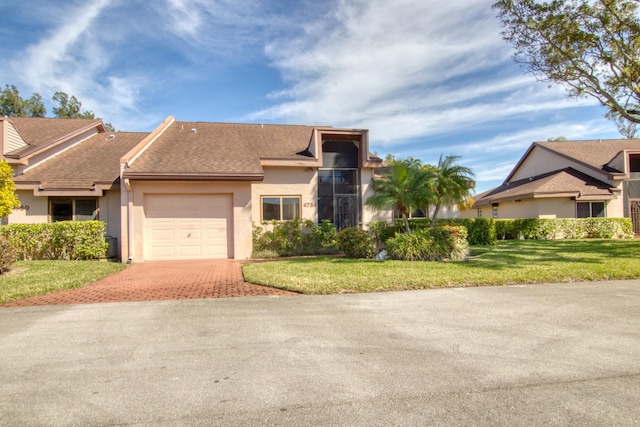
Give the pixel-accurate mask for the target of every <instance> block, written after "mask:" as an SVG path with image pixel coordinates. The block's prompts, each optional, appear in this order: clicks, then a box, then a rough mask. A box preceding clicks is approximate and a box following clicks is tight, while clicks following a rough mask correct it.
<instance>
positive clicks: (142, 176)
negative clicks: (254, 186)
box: [123, 172, 264, 182]
mask: <svg viewBox="0 0 640 427" xmlns="http://www.w3.org/2000/svg"><path fill="white" fill-rule="evenodd" d="M123 178H125V179H130V180H137V181H233V182H256V181H263V180H264V174H262V173H244V174H237V173H188V174H185V173H179V174H176V173H153V172H124V173H123Z"/></svg>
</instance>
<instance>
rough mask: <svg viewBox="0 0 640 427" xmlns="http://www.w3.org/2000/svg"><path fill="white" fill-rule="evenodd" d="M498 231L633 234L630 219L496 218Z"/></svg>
mask: <svg viewBox="0 0 640 427" xmlns="http://www.w3.org/2000/svg"><path fill="white" fill-rule="evenodd" d="M496 234H497V235H498V238H499V239H501V240H509V239H540V240H557V239H587V238H601V239H627V238H632V237H633V225H632V224H631V220H630V219H629V218H584V219H582V218H581V219H576V218H525V219H499V220H496Z"/></svg>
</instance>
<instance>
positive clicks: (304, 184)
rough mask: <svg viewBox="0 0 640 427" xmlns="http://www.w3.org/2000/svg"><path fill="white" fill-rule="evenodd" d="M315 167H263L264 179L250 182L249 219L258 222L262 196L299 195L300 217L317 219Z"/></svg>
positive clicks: (260, 216)
mask: <svg viewBox="0 0 640 427" xmlns="http://www.w3.org/2000/svg"><path fill="white" fill-rule="evenodd" d="M317 179H318V172H317V170H316V168H313V170H307V169H306V168H284V167H265V168H264V180H263V181H262V182H260V183H254V184H251V220H252V221H253V222H254V223H256V224H260V223H261V222H262V212H261V203H260V198H261V197H262V196H300V197H301V200H300V202H301V209H302V218H303V219H310V220H311V221H314V222H317V221H318V207H317V202H318V196H317V195H318V185H317Z"/></svg>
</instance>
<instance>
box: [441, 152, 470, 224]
mask: <svg viewBox="0 0 640 427" xmlns="http://www.w3.org/2000/svg"><path fill="white" fill-rule="evenodd" d="M459 158H460V156H454V155H449V156H446V157H444V158H443V157H442V155H440V159H439V160H438V166H436V167H435V168H433V169H432V173H433V175H434V176H433V180H432V188H431V191H432V193H433V196H434V197H433V198H434V200H435V209H434V211H433V217H432V218H431V227H433V226H434V224H435V222H436V218H437V216H438V212H439V211H440V208H441V207H442V206H443V205H454V204H455V205H459V204H461V203H464V202H465V201H466V200H467V199H468V198H469V197H470V196H471V194H472V192H473V182H474V174H473V172H472V171H471V169H469V168H468V167H465V166H460V165H458V164H456V161H457V160H458V159H459Z"/></svg>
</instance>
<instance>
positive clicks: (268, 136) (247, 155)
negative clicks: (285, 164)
mask: <svg viewBox="0 0 640 427" xmlns="http://www.w3.org/2000/svg"><path fill="white" fill-rule="evenodd" d="M314 129H315V128H314V127H313V126H296V125H270V124H265V125H261V124H236V123H207V122H174V123H173V124H171V125H170V126H169V127H168V128H167V129H166V130H165V131H164V133H163V134H162V135H160V136H159V137H158V139H157V140H156V141H154V142H153V143H152V144H151V145H150V146H149V148H147V149H146V150H145V151H144V152H143V153H142V154H141V155H140V157H139V158H137V159H136V160H135V161H134V162H133V163H132V164H131V167H130V168H129V169H127V172H126V173H127V174H136V173H137V174H154V173H155V174H165V175H182V174H194V175H198V174H199V175H214V174H215V175H225V174H229V175H241V174H246V175H260V174H262V172H263V171H262V166H261V164H260V160H261V159H282V160H296V159H297V160H309V157H308V156H305V155H303V154H300V153H301V152H303V151H305V150H306V149H307V148H308V146H309V143H310V141H311V137H312V135H313V130H314Z"/></svg>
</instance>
